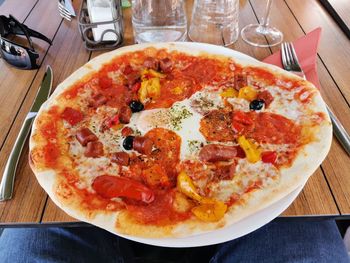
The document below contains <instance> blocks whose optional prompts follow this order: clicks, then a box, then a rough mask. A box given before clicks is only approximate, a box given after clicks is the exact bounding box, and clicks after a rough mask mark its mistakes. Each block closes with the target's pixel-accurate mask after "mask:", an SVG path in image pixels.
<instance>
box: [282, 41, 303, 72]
mask: <svg viewBox="0 0 350 263" xmlns="http://www.w3.org/2000/svg"><path fill="white" fill-rule="evenodd" d="M281 51H282V52H281V53H282V64H283V67H284V68H285V69H286V70H288V71H302V69H301V68H300V64H299V61H298V57H297V55H296V53H295V49H294V46H293V44H292V43H290V42H284V43H282V50H281Z"/></svg>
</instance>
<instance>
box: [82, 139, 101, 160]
mask: <svg viewBox="0 0 350 263" xmlns="http://www.w3.org/2000/svg"><path fill="white" fill-rule="evenodd" d="M85 156H86V157H92V158H97V157H101V156H103V144H102V143H101V142H99V141H94V142H88V143H87V145H86V149H85Z"/></svg>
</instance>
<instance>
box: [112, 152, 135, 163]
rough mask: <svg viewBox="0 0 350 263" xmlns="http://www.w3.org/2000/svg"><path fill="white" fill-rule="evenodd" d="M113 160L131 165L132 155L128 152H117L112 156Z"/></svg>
mask: <svg viewBox="0 0 350 263" xmlns="http://www.w3.org/2000/svg"><path fill="white" fill-rule="evenodd" d="M111 161H112V162H114V163H116V164H119V165H123V166H126V165H129V162H130V157H129V154H127V153H126V152H116V153H113V154H112V156H111Z"/></svg>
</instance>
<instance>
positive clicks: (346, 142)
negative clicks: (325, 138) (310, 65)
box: [281, 42, 350, 155]
mask: <svg viewBox="0 0 350 263" xmlns="http://www.w3.org/2000/svg"><path fill="white" fill-rule="evenodd" d="M281 54H282V65H283V68H284V69H285V70H287V71H289V72H292V73H294V74H296V75H298V76H299V77H302V78H303V79H306V77H305V74H304V71H303V70H302V68H301V67H300V64H299V61H298V57H297V54H296V52H295V49H294V46H293V44H292V43H289V42H284V43H282V48H281ZM326 108H327V110H328V113H329V116H330V118H331V121H332V124H333V132H334V135H335V136H336V137H337V139H338V140H339V142H340V143H341V145H342V146H343V148H344V149H345V151H346V152H347V153H348V154H349V155H350V136H349V134H348V133H347V132H346V130H345V128H344V127H343V125H342V124H341V123H340V121H339V120H338V118H337V117H336V116H335V115H334V113H333V112H332V110H331V109H330V108H329V107H328V105H327V104H326Z"/></svg>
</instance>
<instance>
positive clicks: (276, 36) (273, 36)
mask: <svg viewBox="0 0 350 263" xmlns="http://www.w3.org/2000/svg"><path fill="white" fill-rule="evenodd" d="M271 5H272V0H267V4H266V9H265V15H264V17H263V19H262V22H261V23H260V24H250V25H247V26H246V27H244V28H243V29H242V31H241V36H242V39H243V40H244V41H245V42H247V43H248V44H250V45H253V46H256V47H271V46H275V45H278V44H279V43H281V42H282V40H283V34H282V32H281V31H279V30H278V29H277V28H275V27H271V26H270V25H269V15H270V11H271Z"/></svg>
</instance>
